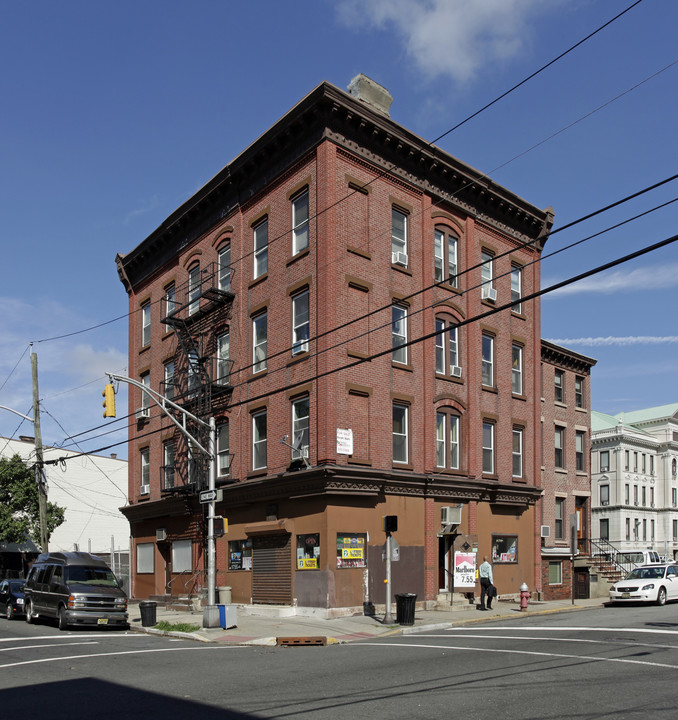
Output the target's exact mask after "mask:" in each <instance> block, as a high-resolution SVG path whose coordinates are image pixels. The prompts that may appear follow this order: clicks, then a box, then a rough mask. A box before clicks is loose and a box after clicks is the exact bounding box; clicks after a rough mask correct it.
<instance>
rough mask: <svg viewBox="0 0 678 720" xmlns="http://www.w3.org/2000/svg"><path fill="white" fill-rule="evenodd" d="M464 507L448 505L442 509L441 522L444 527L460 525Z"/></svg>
mask: <svg viewBox="0 0 678 720" xmlns="http://www.w3.org/2000/svg"><path fill="white" fill-rule="evenodd" d="M462 507H463V506H462V505H446V506H444V507H442V508H440V521H441V523H442V524H443V525H460V524H461V509H462Z"/></svg>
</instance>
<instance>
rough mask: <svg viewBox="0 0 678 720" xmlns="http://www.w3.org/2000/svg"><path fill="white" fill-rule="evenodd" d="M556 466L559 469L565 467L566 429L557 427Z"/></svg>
mask: <svg viewBox="0 0 678 720" xmlns="http://www.w3.org/2000/svg"><path fill="white" fill-rule="evenodd" d="M554 460H555V465H556V467H557V468H564V467H565V428H564V427H559V426H556V429H555V455H554Z"/></svg>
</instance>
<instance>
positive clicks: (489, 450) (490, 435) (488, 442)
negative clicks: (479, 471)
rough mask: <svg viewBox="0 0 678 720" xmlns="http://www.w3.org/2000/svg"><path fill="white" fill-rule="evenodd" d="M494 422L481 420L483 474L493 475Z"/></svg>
mask: <svg viewBox="0 0 678 720" xmlns="http://www.w3.org/2000/svg"><path fill="white" fill-rule="evenodd" d="M494 432H495V429H494V423H491V422H483V475H494Z"/></svg>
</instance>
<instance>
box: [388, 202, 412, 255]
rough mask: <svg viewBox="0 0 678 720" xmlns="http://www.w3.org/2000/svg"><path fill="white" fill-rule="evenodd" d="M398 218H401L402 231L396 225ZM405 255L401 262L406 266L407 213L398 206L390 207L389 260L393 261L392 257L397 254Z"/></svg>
mask: <svg viewBox="0 0 678 720" xmlns="http://www.w3.org/2000/svg"><path fill="white" fill-rule="evenodd" d="M400 218H402V232H401V230H400V228H399V227H398V225H400V222H399V221H400ZM398 254H400V255H403V254H404V255H405V262H404V263H402V264H404V265H405V267H407V265H408V260H407V258H408V255H407V214H406V213H404V212H403V211H402V210H398V208H395V207H392V208H391V256H392V257H391V260H392V262H395V260H394V258H395V257H396V256H397V255H398Z"/></svg>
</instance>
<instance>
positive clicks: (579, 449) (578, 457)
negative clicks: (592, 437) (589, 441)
mask: <svg viewBox="0 0 678 720" xmlns="http://www.w3.org/2000/svg"><path fill="white" fill-rule="evenodd" d="M585 447H586V433H585V432H584V431H583V430H575V433H574V455H575V469H576V470H578V471H579V472H585V471H586V455H585V452H584V451H585Z"/></svg>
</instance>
